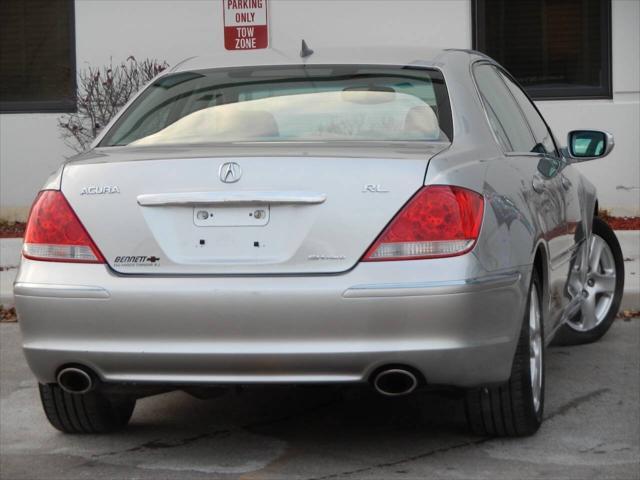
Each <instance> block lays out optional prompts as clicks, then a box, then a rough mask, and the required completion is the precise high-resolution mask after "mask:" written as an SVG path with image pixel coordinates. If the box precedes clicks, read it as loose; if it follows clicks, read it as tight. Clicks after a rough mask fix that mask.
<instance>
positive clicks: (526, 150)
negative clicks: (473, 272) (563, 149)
mask: <svg viewBox="0 0 640 480" xmlns="http://www.w3.org/2000/svg"><path fill="white" fill-rule="evenodd" d="M474 74H475V78H476V82H477V85H478V89H479V91H480V94H481V96H482V98H483V102H484V104H485V108H486V111H487V116H488V117H489V120H490V123H491V126H492V129H493V130H494V133H495V134H496V138H497V140H498V142H499V143H500V145H501V146H502V149H503V150H504V152H505V163H506V165H505V166H508V168H509V169H515V170H517V171H518V172H519V175H518V178H520V179H524V181H523V182H522V183H521V185H518V186H515V188H517V189H518V190H519V191H520V192H522V194H523V195H524V197H525V200H526V202H527V204H528V205H529V208H530V211H531V216H532V217H533V218H536V219H537V221H538V224H539V225H540V227H541V228H542V233H543V235H544V239H545V240H546V243H547V246H548V249H549V255H550V257H551V260H550V263H551V271H550V275H549V283H550V284H549V288H550V308H551V312H552V315H551V318H547V319H546V320H547V325H546V326H547V327H548V328H547V331H549V332H550V331H551V330H552V328H553V325H554V324H555V323H556V321H557V319H558V318H559V314H560V313H561V312H562V310H563V308H564V306H565V305H566V303H567V299H566V295H565V293H564V292H565V288H566V278H567V277H566V271H565V268H566V267H567V266H568V265H569V260H570V251H571V250H570V248H568V245H567V241H566V234H567V225H566V222H567V216H566V205H565V201H564V192H563V189H562V186H561V183H560V179H559V177H558V174H559V171H560V161H559V159H557V158H554V156H553V155H550V154H549V153H547V152H546V151H545V150H544V145H543V144H542V143H541V142H538V141H537V140H536V138H535V135H534V133H533V131H532V129H531V127H530V126H529V124H528V122H527V120H526V118H525V116H524V113H523V111H522V109H521V107H520V106H519V105H518V103H517V101H516V99H515V98H514V96H513V94H512V93H511V91H510V89H509V88H508V87H507V85H506V84H505V81H504V80H503V78H504V77H501V73H500V72H499V70H498V69H497V68H496V67H495V66H493V65H491V64H489V63H480V64H476V66H475V67H474ZM551 144H552V145H553V142H551Z"/></svg>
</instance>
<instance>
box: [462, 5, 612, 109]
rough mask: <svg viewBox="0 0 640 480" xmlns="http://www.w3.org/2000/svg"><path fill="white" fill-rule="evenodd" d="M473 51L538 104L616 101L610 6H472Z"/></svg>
mask: <svg viewBox="0 0 640 480" xmlns="http://www.w3.org/2000/svg"><path fill="white" fill-rule="evenodd" d="M471 3H472V8H473V12H472V15H473V17H472V18H473V27H474V28H473V30H474V31H473V42H474V48H475V49H476V50H479V51H481V52H484V53H486V54H487V55H489V56H490V57H492V58H493V59H495V60H496V61H498V62H499V63H500V64H502V65H503V66H504V67H505V68H506V69H507V70H509V72H511V74H512V75H513V76H514V77H515V78H516V79H517V80H518V81H519V82H520V84H521V85H522V86H523V87H524V88H525V90H526V91H527V93H528V94H529V95H530V96H531V97H533V98H535V99H566V98H611V1H610V0H472V2H471Z"/></svg>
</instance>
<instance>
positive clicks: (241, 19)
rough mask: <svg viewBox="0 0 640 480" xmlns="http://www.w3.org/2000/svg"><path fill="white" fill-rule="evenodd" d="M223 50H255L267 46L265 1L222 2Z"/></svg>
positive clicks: (237, 0)
mask: <svg viewBox="0 0 640 480" xmlns="http://www.w3.org/2000/svg"><path fill="white" fill-rule="evenodd" d="M222 9H223V11H224V15H223V19H224V48H226V49H227V50H257V49H259V48H267V46H269V27H268V14H267V0H222Z"/></svg>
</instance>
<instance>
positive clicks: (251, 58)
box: [170, 45, 488, 73]
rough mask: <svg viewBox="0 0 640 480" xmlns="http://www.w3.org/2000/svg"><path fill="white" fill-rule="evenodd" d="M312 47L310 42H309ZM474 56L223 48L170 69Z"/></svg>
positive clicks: (404, 50)
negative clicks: (234, 49)
mask: <svg viewBox="0 0 640 480" xmlns="http://www.w3.org/2000/svg"><path fill="white" fill-rule="evenodd" d="M309 47H310V48H312V49H313V48H314V47H313V45H309ZM477 58H488V57H485V56H484V55H483V54H481V53H479V52H475V51H473V50H464V49H444V48H428V47H415V46H412V47H400V46H397V47H396V46H394V47H389V46H383V47H341V48H336V47H326V48H320V47H318V48H316V49H314V53H313V54H312V55H310V56H308V57H306V58H301V57H300V50H299V49H298V50H294V49H289V50H287V51H282V50H278V49H275V48H270V49H266V50H238V51H226V52H224V53H220V54H216V55H204V56H197V57H191V58H188V59H186V60H183V61H182V62H180V63H178V64H177V65H176V66H174V67H173V68H172V69H171V70H170V71H171V72H174V73H175V72H184V71H193V70H206V69H210V68H229V67H250V66H261V65H297V64H308V65H344V64H346V65H403V66H404V65H416V66H423V67H443V66H445V65H447V64H448V63H457V62H465V63H469V62H470V61H473V60H475V59H477Z"/></svg>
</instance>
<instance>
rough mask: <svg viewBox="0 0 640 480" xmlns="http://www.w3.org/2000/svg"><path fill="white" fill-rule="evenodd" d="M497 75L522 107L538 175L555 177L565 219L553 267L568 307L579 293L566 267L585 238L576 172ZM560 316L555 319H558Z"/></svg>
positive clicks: (525, 102) (527, 103)
mask: <svg viewBox="0 0 640 480" xmlns="http://www.w3.org/2000/svg"><path fill="white" fill-rule="evenodd" d="M500 75H501V77H502V79H503V81H504V82H505V84H506V85H507V87H508V88H509V90H510V91H511V93H512V94H513V96H514V98H515V99H516V101H517V102H518V105H519V106H520V108H521V109H522V112H523V113H524V115H525V117H526V119H527V121H528V123H529V126H530V127H531V131H532V132H533V135H534V137H535V140H536V149H537V150H538V151H539V153H540V155H541V156H542V158H541V160H540V162H541V163H540V167H541V168H540V169H539V170H540V171H541V175H545V176H555V177H556V185H555V186H556V189H557V191H558V196H559V198H560V199H561V201H562V203H561V205H562V208H563V209H564V215H565V218H566V229H565V231H564V234H563V235H562V237H561V238H559V239H558V243H559V250H560V251H561V257H560V259H559V261H558V262H556V270H558V271H559V276H560V278H561V281H564V284H563V285H564V286H563V290H562V292H561V294H562V297H563V301H562V304H563V306H564V307H567V306H569V304H571V302H572V300H573V301H576V299H577V298H578V297H577V296H576V294H579V293H580V292H572V291H570V289H569V283H568V280H569V277H570V273H571V272H570V270H571V268H573V265H574V262H573V261H572V260H575V256H576V255H577V252H578V246H579V245H580V244H581V243H582V241H583V240H584V238H585V234H586V232H585V229H584V228H583V223H582V222H583V215H582V209H581V207H580V197H579V192H578V188H579V185H580V179H579V178H578V172H577V171H576V170H575V169H574V168H573V167H572V166H571V165H570V164H568V163H567V162H566V161H565V160H564V158H562V156H561V154H560V151H559V149H558V147H557V145H556V144H555V142H554V140H553V135H552V133H551V130H550V129H549V127H548V126H547V124H546V123H545V121H544V119H543V118H542V115H540V113H539V112H538V110H537V108H536V107H535V105H534V104H533V102H532V101H531V100H530V99H529V97H528V96H527V95H526V94H525V93H524V91H523V90H522V89H521V88H520V87H519V86H518V85H517V84H516V83H515V82H514V81H513V80H512V79H511V78H510V77H509V76H508V74H505V73H504V72H500ZM560 320H561V318H558V321H560Z"/></svg>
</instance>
